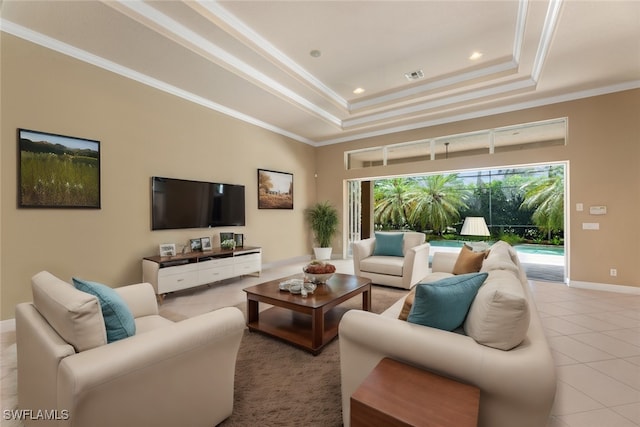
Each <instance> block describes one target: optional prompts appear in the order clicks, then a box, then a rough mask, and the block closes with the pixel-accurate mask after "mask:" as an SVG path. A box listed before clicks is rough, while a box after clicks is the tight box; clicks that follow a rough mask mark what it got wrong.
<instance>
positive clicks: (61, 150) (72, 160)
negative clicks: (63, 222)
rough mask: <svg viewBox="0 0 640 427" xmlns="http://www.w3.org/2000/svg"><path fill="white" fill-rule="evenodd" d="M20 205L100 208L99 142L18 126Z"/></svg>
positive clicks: (23, 206)
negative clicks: (19, 127)
mask: <svg viewBox="0 0 640 427" xmlns="http://www.w3.org/2000/svg"><path fill="white" fill-rule="evenodd" d="M18 207H20V208H85V209H100V141H94V140H91V139H83V138H75V137H72V136H63V135H56V134H52V133H46V132H38V131H33V130H28V129H18Z"/></svg>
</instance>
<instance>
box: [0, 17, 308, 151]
mask: <svg viewBox="0 0 640 427" xmlns="http://www.w3.org/2000/svg"><path fill="white" fill-rule="evenodd" d="M0 28H1V31H2V32H5V33H7V34H11V35H13V36H15V37H18V38H21V39H23V40H26V41H29V42H31V43H35V44H37V45H39V46H42V47H45V48H47V49H51V50H54V51H56V52H58V53H61V54H63V55H66V56H70V57H72V58H74V59H77V60H79V61H82V62H85V63H87V64H91V65H94V66H96V67H99V68H102V69H104V70H107V71H110V72H113V73H115V74H118V75H120V76H122V77H126V78H128V79H130V80H134V81H136V82H138V83H142V84H144V85H146V86H150V87H152V88H154V89H158V90H161V91H163V92H166V93H169V94H171V95H174V96H177V97H179V98H182V99H185V100H187V101H190V102H193V103H195V104H198V105H201V106H203V107H206V108H208V109H210V110H214V111H216V112H218V113H221V114H224V115H227V116H230V117H233V118H235V119H238V120H241V121H243V122H246V123H249V124H253V125H255V126H258V127H261V128H263V129H266V130H269V131H272V132H275V133H277V134H280V135H283V136H286V137H288V138H291V139H294V140H296V141H299V142H302V143H305V144H309V145H315V142H314V141H312V140H310V139H308V138H305V137H303V136H300V135H297V134H294V133H292V132H289V131H286V130H284V129H281V128H279V127H277V126H273V125H271V124H269V123H266V122H263V121H262V120H258V119H256V118H255V117H252V116H249V115H247V114H244V113H241V112H239V111H236V110H233V109H231V108H228V107H225V106H224V105H221V104H218V103H216V102H213V101H211V100H210V99H206V98H203V97H201V96H198V95H195V94H193V93H191V92H188V91H186V90H183V89H180V88H177V87H175V86H172V85H169V84H167V83H165V82H162V81H160V80H157V79H154V78H152V77H150V76H147V75H146V74H142V73H139V72H137V71H135V70H132V69H130V68H127V67H123V66H121V65H119V64H116V63H114V62H111V61H108V60H106V59H104V58H102V57H99V56H97V55H94V54H92V53H89V52H86V51H84V50H82V49H78V48H76V47H73V46H71V45H68V44H66V43H63V42H61V41H58V40H55V39H53V38H51V37H49V36H45V35H44V34H41V33H38V32H35V31H33V30H30V29H28V28H25V27H23V26H21V25H18V24H15V23H13V22H11V21H7V20H6V19H3V18H0Z"/></svg>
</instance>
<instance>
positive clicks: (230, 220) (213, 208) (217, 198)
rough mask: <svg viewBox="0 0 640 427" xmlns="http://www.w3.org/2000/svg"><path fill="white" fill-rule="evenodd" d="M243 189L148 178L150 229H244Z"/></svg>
mask: <svg viewBox="0 0 640 427" xmlns="http://www.w3.org/2000/svg"><path fill="white" fill-rule="evenodd" d="M244 210H245V206H244V185H236V184H222V183H217V182H204V181H190V180H185V179H175V178H163V177H158V176H154V177H151V229H152V230H170V229H178V228H208V227H224V226H234V225H238V226H241V225H245V211H244Z"/></svg>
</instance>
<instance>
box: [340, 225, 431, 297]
mask: <svg viewBox="0 0 640 427" xmlns="http://www.w3.org/2000/svg"><path fill="white" fill-rule="evenodd" d="M399 234H400V235H402V239H401V245H402V246H401V247H399V248H398V250H397V251H395V254H393V255H388V253H393V251H392V252H388V251H381V250H380V249H381V248H380V247H378V250H376V238H375V237H371V238H369V239H364V240H360V241H358V242H354V243H353V246H352V252H353V271H354V274H355V275H356V276H362V277H366V278H368V279H371V281H372V282H373V283H376V284H379V285H387V286H394V287H396V288H402V289H411V288H412V287H413V286H414V285H415V284H416V283H418V282H419V281H420V280H422V279H423V278H424V277H425V276H426V275H427V274H429V243H425V235H424V233H418V232H410V231H408V232H403V233H400V232H395V233H394V232H377V233H376V235H377V236H378V237H379V238H384V239H385V240H386V239H389V238H391V239H393V238H394V236H398V235H399ZM380 244H381V242H378V245H380ZM385 247H387V248H389V245H388V242H385Z"/></svg>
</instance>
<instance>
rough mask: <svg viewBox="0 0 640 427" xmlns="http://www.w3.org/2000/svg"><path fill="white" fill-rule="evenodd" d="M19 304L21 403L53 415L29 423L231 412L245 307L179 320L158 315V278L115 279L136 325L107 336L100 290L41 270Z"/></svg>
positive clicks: (154, 420)
mask: <svg viewBox="0 0 640 427" xmlns="http://www.w3.org/2000/svg"><path fill="white" fill-rule="evenodd" d="M32 289H33V295H34V302H33V303H22V304H18V305H17V307H16V339H17V348H18V408H19V409H22V410H27V411H31V413H32V414H33V417H36V415H37V414H38V411H46V412H42V413H44V414H48V415H47V417H49V418H58V420H56V419H50V420H48V419H29V418H28V419H26V420H24V424H25V425H26V426H32V425H33V426H54V425H55V426H71V425H73V426H78V427H82V426H87V427H108V426H120V427H122V426H132V427H133V426H155V427H157V426H166V427H170V426H180V425H183V426H202V427H205V426H206V427H211V426H214V425H217V424H219V423H220V422H221V421H223V420H224V419H225V418H227V417H229V415H231V413H232V410H233V393H234V380H235V366H236V357H237V354H238V349H239V347H240V341H241V339H242V335H243V333H244V329H245V319H244V316H243V315H242V312H241V311H240V310H238V309H237V308H235V307H227V308H222V309H219V310H216V311H212V312H209V313H205V314H202V315H199V316H196V317H193V318H190V319H186V320H183V321H180V322H175V323H174V322H172V321H170V320H168V319H166V318H164V317H161V316H159V315H158V305H157V301H156V296H155V294H154V291H153V287H152V286H151V285H150V284H148V283H140V284H135V285H130V286H123V287H120V288H116V289H115V291H116V292H117V293H118V294H119V295H120V296H121V297H122V299H124V302H125V303H126V305H127V306H128V307H129V309H130V310H131V313H132V314H133V317H134V319H135V325H136V331H135V335H133V336H130V337H128V338H124V339H120V340H118V341H114V342H111V343H108V344H107V334H106V332H105V325H104V320H103V315H102V311H101V307H100V303H99V302H98V299H97V298H96V297H95V296H94V295H91V294H88V293H85V292H82V291H79V290H77V289H76V288H75V287H74V286H73V285H71V284H69V283H67V282H65V281H62V280H60V279H58V278H56V277H55V276H53V275H52V274H50V273H48V272H46V271H43V272H40V273H38V274H37V275H35V276H34V277H33V278H32Z"/></svg>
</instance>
